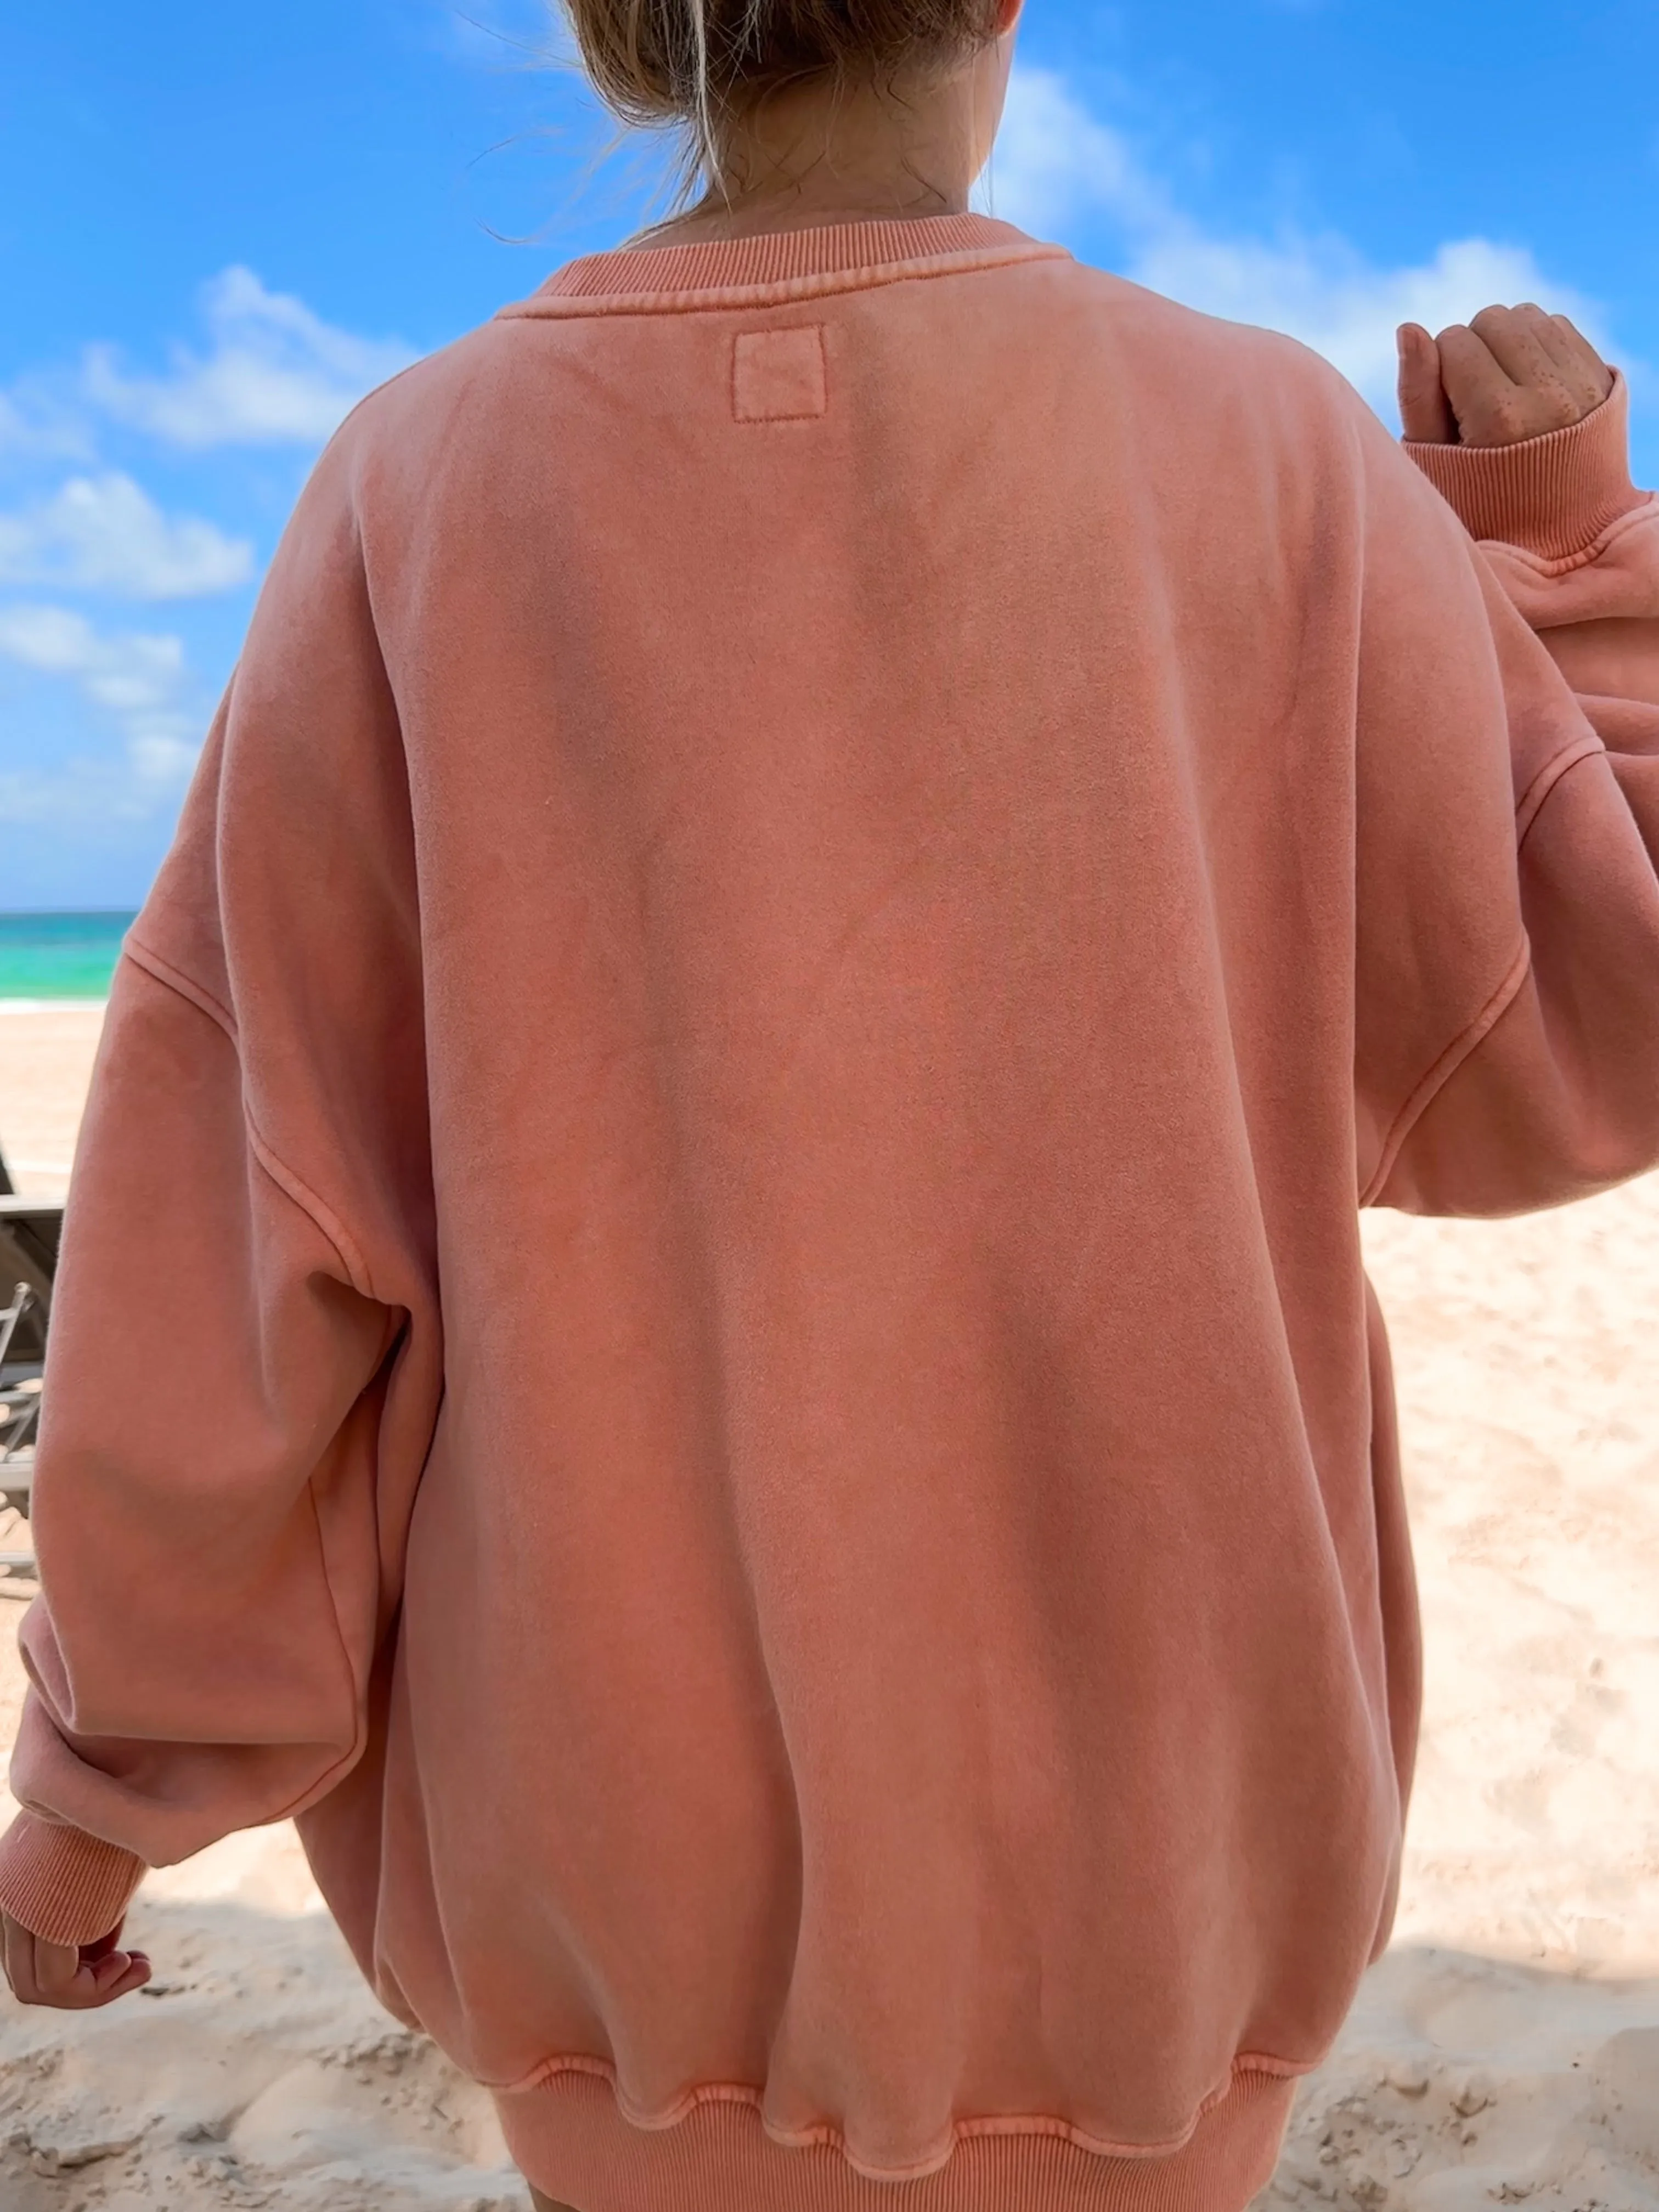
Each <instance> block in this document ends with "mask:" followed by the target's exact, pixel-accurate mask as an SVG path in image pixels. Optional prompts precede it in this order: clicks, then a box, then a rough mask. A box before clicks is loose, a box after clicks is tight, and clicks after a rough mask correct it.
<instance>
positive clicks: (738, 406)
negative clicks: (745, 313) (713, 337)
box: [732, 323, 829, 422]
mask: <svg viewBox="0 0 1659 2212" xmlns="http://www.w3.org/2000/svg"><path fill="white" fill-rule="evenodd" d="M828 404H829V388H828V385H827V383H826V380H825V378H824V373H823V324H822V323H808V324H806V325H804V326H801V327H799V328H797V329H794V330H788V331H739V333H738V336H737V337H736V338H735V339H734V340H733V341H732V414H733V416H735V417H736V419H737V420H738V422H799V421H801V420H802V419H803V418H804V417H805V416H812V415H822V414H823V410H824V409H825V408H826V407H827V406H828Z"/></svg>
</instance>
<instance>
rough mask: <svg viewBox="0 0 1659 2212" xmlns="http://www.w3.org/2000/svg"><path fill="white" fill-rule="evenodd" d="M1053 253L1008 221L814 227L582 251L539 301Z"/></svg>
mask: <svg viewBox="0 0 1659 2212" xmlns="http://www.w3.org/2000/svg"><path fill="white" fill-rule="evenodd" d="M1022 248H1024V249H1026V250H1028V251H1030V252H1034V253H1043V254H1054V253H1060V252H1063V251H1064V249H1063V248H1061V247H1059V246H1044V245H1042V243H1041V242H1040V241H1039V240H1036V239H1033V238H1031V237H1030V235H1029V234H1027V233H1026V232H1024V231H1023V230H1017V229H1016V228H1014V226H1013V224H1012V223H1011V222H1000V221H998V220H997V218H996V217H994V216H985V215H930V216H917V217H915V219H914V220H912V221H908V222H886V221H881V220H875V221H872V222H831V223H823V224H820V225H818V226H817V228H814V229H806V230H777V231H761V232H757V233H756V234H754V235H753V236H752V237H749V238H716V239H696V240H683V241H681V242H680V243H678V244H676V245H672V246H617V247H614V248H613V249H612V250H611V252H605V253H588V254H584V255H582V256H581V258H580V259H578V260H574V261H569V262H567V263H566V264H565V265H564V267H563V268H562V269H559V270H556V271H555V272H554V274H553V275H552V276H550V277H549V279H548V281H547V283H545V284H544V285H543V286H542V287H541V289H540V290H539V291H538V292H537V293H536V294H535V295H533V297H534V298H535V299H537V300H550V299H590V300H591V299H597V298H600V297H603V296H607V295H611V296H623V297H631V298H638V297H640V296H641V295H648V294H653V293H657V294H661V293H680V294H684V293H686V292H704V291H724V290H726V289H731V288H732V287H733V286H740V287H747V286H750V285H756V284H775V283H787V282H788V281H789V280H790V279H791V278H792V277H799V276H836V275H841V274H844V273H847V272H849V271H852V270H860V269H872V270H874V269H883V268H887V267H890V265H891V264H893V263H895V262H913V261H932V260H936V259H938V258H940V257H941V256H945V255H951V254H959V253H969V254H978V253H984V252H987V251H988V252H994V253H999V252H1000V253H1007V252H1009V251H1010V249H1012V250H1013V251H1014V252H1016V253H1018V252H1019V250H1020V249H1022Z"/></svg>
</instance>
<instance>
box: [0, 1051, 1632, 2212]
mask: <svg viewBox="0 0 1659 2212" xmlns="http://www.w3.org/2000/svg"><path fill="white" fill-rule="evenodd" d="M94 1032H95V1020H94V1019H89V1018H88V1017H87V1016H86V1015H85V1014H84V1013H76V1014H70V1015H64V1014H57V1013H54V1014H46V1013H41V1014H32V1015H23V1014H15V1013H14V1014H7V1013H4V1012H0V1146H4V1147H5V1148H6V1149H7V1151H8V1152H9V1153H10V1152H12V1151H14V1150H15V1151H16V1152H17V1153H18V1155H19V1157H20V1158H23V1159H26V1160H27V1159H30V1158H34V1157H36V1156H38V1157H39V1158H40V1160H41V1161H42V1162H43V1163H45V1164H46V1167H48V1168H50V1167H51V1166H52V1164H53V1163H54V1162H56V1163H58V1164H63V1163H65V1162H66V1161H67V1158H68V1152H67V1151H66V1150H55V1149H54V1146H58V1145H59V1144H60V1142H61V1141H62V1140H64V1139H66V1138H68V1137H70V1136H72V1130H73V1124H74V1121H75V1119H76V1112H77V1110H78V1101H79V1097H80V1091H81V1088H82V1085H84V1081H85V1073H86V1069H87V1066H88V1063H89V1055H90V1049H91V1046H92V1042H93V1040H94ZM24 1180H25V1178H24V1177H23V1176H20V1177H19V1181H20V1182H22V1181H24ZM49 1180H50V1179H49V1177H47V1176H45V1175H44V1174H43V1175H41V1176H38V1177H34V1178H33V1181H34V1182H36V1184H37V1187H44V1186H45V1185H46V1184H47V1183H48V1182H49ZM1366 1243H1367V1246H1368V1249H1369V1251H1370V1258H1371V1263H1372V1267H1373V1272H1374V1273H1375V1276H1376V1281H1377V1285H1378V1288H1379V1290H1380V1291H1381V1293H1382V1296H1383V1304H1384V1306H1385V1307H1386V1309H1387V1310H1388V1313H1389V1320H1390V1322H1391V1324H1392V1328H1393V1334H1394V1341H1395V1358H1396V1362H1397V1364H1398V1368H1399V1383H1400V1391H1401V1407H1402V1414H1403V1419H1404V1423H1405V1429H1406V1444H1407V1456H1408V1462H1409V1474H1410V1484H1411V1494H1412V1507H1413V1521H1414V1527H1415V1532H1416V1544H1417V1553H1418V1565H1419V1577H1420V1581H1421V1585H1422V1592H1423V1604H1424V1615H1425V1636H1426V1640H1427V1668H1428V1689H1427V1702H1426V1712H1425V1732H1424V1741H1423V1747H1422V1753H1421V1758H1420V1762H1419V1779H1418V1785H1417V1795H1416V1798H1415V1802H1414V1803H1413V1808H1412V1817H1411V1823H1410V1849H1409V1851H1408V1857H1407V1878H1406V1884H1405V1890H1404V1894H1403V1897H1402V1900H1401V1914H1400V1922H1399V1926H1398V1929H1397V1932H1396V1936H1395V1942H1394V1944H1393V1947H1392V1948H1391V1949H1390V1950H1389V1954H1387V1956H1386V1957H1385V1958H1384V1959H1383V1960H1382V1961H1381V1962H1380V1964H1379V1965H1378V1966H1376V1968H1375V1970H1374V1971H1373V1972H1372V1973H1371V1974H1370V1976H1369V1977H1368V1978H1367V1981H1366V1984H1365V1986H1364V1989H1363V1990H1362V1992H1361V1994H1360V1997H1359V2000H1358V2003H1357V2004H1356V2006H1355V2008H1354V2010H1353V2012H1352V2015H1351V2017H1350V2019H1349V2021H1348V2024H1347V2027H1346V2030H1345V2032H1344V2033H1343V2035H1342V2037H1341V2039H1340V2043H1339V2045H1338V2046H1337V2048H1336V2050H1335V2051H1334V2052H1333V2054H1332V2056H1331V2057H1330V2059H1329V2061H1328V2063H1327V2064H1326V2066H1325V2067H1324V2068H1323V2069H1322V2070H1321V2072H1320V2073H1319V2074H1318V2075H1316V2076H1314V2077H1313V2078H1312V2079H1311V2080H1310V2081H1308V2082H1306V2083H1304V2086H1303V2089H1302V2092H1301V2094H1300V2096H1299V2098H1298V2101H1297V2117H1296V2119H1295V2121H1294V2123H1293V2124H1292V2128H1291V2136H1290V2139H1289V2142H1288V2143H1287V2145H1286V2148H1285V2158H1284V2161H1283V2164H1282V2166H1281V2167H1280V2170H1279V2175H1278V2177H1277V2178H1276V2179H1275V2181H1274V2183H1273V2187H1272V2188H1271V2190H1269V2191H1267V2194H1266V2195H1265V2196H1264V2197H1263V2198H1262V2199H1261V2206H1262V2207H1263V2208H1266V2207H1269V2206H1271V2207H1273V2212H1279V2207H1280V2206H1281V2204H1285V2203H1290V2202H1291V2201H1294V2200H1297V2199H1305V2198H1309V2197H1318V2198H1322V2199H1324V2200H1325V2201H1326V2202H1328V2203H1333V2204H1338V2205H1342V2206H1345V2207H1346V2206H1350V2205H1353V2206H1358V2207H1360V2208H1362V2212H1376V2208H1378V2207H1381V2206H1383V2204H1384V2203H1387V2204H1388V2205H1389V2206H1390V2207H1391V2208H1394V2212H1419V2208H1420V2212H1477V2208H1479V2212H1485V2208H1486V2207H1487V2206H1489V2205H1491V2204H1493V2203H1500V2204H1501V2203H1517V2202H1519V2201H1521V2200H1522V2199H1523V2198H1526V2199H1532V2200H1534V2201H1535V2203H1536V2204H1537V2205H1538V2206H1539V2207H1541V2208H1543V2207H1548V2208H1551V2212H1638V2208H1639V2212H1659V1177H1651V1178H1647V1179H1644V1181H1643V1182H1639V1183H1637V1184H1633V1185H1632V1186H1631V1187H1630V1188H1628V1189H1626V1190H1624V1191H1620V1192H1615V1193H1613V1194H1611V1195H1610V1196H1608V1197H1606V1198H1601V1199H1598V1200H1594V1201H1593V1202H1591V1203H1590V1204H1589V1205H1586V1206H1577V1207H1573V1208H1570V1209H1567V1210H1565V1211H1563V1212H1559V1213H1554V1214H1547V1215H1542V1216H1540V1217H1537V1218H1534V1219H1531V1220H1527V1221H1516V1222H1503V1223H1471V1222H1459V1223H1428V1222H1414V1221H1407V1220H1403V1219H1399V1218H1395V1217H1392V1216H1387V1215H1379V1216H1376V1217H1374V1218H1370V1220H1368V1222H1367V1225H1366ZM0 1542H3V1535H0ZM20 1610H21V1605H20V1603H19V1601H18V1600H17V1599H15V1598H14V1599H11V1600H9V1601H0V1643H3V1645H4V1646H5V1650H4V1653H3V1657H0V1734H3V1735H6V1736H8V1737H9V1719H10V1714H11V1712H12V1711H15V1703H16V1699H17V1696H18V1693H19V1684H18V1681H17V1677H16V1669H15V1662H14V1661H13V1660H12V1657H11V1653H10V1650H9V1645H10V1632H9V1626H8V1620H9V1618H15V1614H16V1613H18V1612H19V1611H20ZM8 1670H9V1671H8ZM8 1810H9V1807H8V1806H7V1804H6V1802H5V1801H4V1800H3V1798H0V1817H3V1816H4V1814H5V1813H6V1812H7V1811H8ZM131 1929H132V1933H133V1935H134V1937H135V1939H136V1940H139V1941H142V1942H144V1943H145V1944H146V1945H148V1946H149V1948H150V1949H151V1950H152V1952H153V1954H154V1956H155V1961H156V1968H157V1974H158V1979H159V1989H158V1990H157V1993H156V1994H155V1995H146V1996H137V1997H131V1998H127V1999H125V2000H124V2001H123V2002H121V2003H119V2004H118V2005H116V2006H114V2007H112V2008H111V2009H110V2010H109V2011H107V2012H106V2013H101V2014H94V2015H87V2016H77V2015H62V2014H53V2013H47V2012H41V2011H25V2010H23V2009H21V2008H19V2007H17V2006H15V2004H13V2003H12V2002H10V2001H9V1999H8V1998H5V1997H3V1996H0V2212H92V2208H93V2207H100V2208H107V2212H139V2208H157V2207H161V2208H166V2212H206V2208H208V2207H221V2206H226V2205H233V2206H235V2205H257V2204H271V2205H281V2206H283V2207H285V2208H287V2207H292V2208H294V2212H313V2208H314V2212H418V2208H424V2207H439V2206H442V2207H447V2208H461V2207H466V2206H491V2207H495V2206H502V2207H505V2206H507V2205H512V2206H514V2207H518V2206H520V2205H521V2203H522V2202H523V2198H522V2193H521V2191H520V2189H519V2185H517V2183H516V2182H515V2181H514V2179H513V2176H512V2174H511V2172H510V2170H509V2169H508V2168H507V2166H506V2163H505V2160H504V2159H503V2157H502V2154H501V2142H500V2138H499V2136H498V2135H497V2133H496V2130H495V2122H494V2118H493V2116H492V2114H491V2112H490V2111H489V2106H488V2103H487V2100H484V2099H483V2097H482V2096H480V2094H479V2093H477V2091H476V2090H474V2089H472V2088H471V2087H469V2086H468V2085H467V2084H465V2083H464V2082H462V2081H459V2080H458V2079H457V2077H456V2075H455V2074H454V2072H453V2069H451V2068H449V2067H448V2066H447V2064H446V2063H444V2062H443V2061H442V2060H441V2058H440V2057H438V2056H437V2054H436V2053H435V2052H434V2051H431V2050H430V2048H429V2047H428V2046H426V2045H422V2043H421V2042H420V2040H419V2039H417V2038H414V2037H410V2036H408V2035H406V2034H405V2033H404V2031H403V2030H402V2029H401V2028H399V2027H397V2026H396V2025H395V2024H394V2023H392V2021H389V2020H387V2019H386V2017H385V2015H382V2014H380V2012H379V2011H378V2009H377V2008H376V2007H375V2006H374V2002H373V2001H372V2000H371V1999H370V1998H369V1996H368V1994H367V1992H366V1991H365V1990H364V1989H363V1988H362V1984H361V1982H360V1980H359V1978H358V1977H357V1974H356V1970H355V1968H354V1967H353V1966H351V1964H350V1962H349V1959H348V1958H347V1956H346V1954H345V1952H344V1949H343V1946H342V1945H341V1943H340V1942H339V1940H338V1938H337V1936H336V1935H335V1934H334V1932H333V1929H332V1928H331V1924H330V1923H329V1922H328V1920H327V1919H326V1917H325V1916H324V1915H323V1914H322V1913H321V1912H320V1911H319V1909H318V1905H317V1901H316V1899H315V1895H314V1893H313V1890H312V1888H311V1885H310V1881H309V1877H308V1875H307V1871H306V1868H305V1865H304V1862H303V1860H302V1858H301V1856H300V1853H299V1850H298V1847H297V1844H295V1840H294V1838H293V1835H292V1832H291V1831H289V1830H288V1829H286V1828H283V1829H276V1830H270V1831H263V1832H259V1833H258V1834H256V1835H252V1836H244V1837H235V1838H230V1839H229V1840H228V1842H226V1843H225V1844H221V1845H219V1846H218V1847H216V1849H215V1850H211V1851H209V1852H206V1853H204V1855H203V1856H202V1857H200V1858H199V1859H197V1860H195V1861H193V1862H192V1863H191V1864H190V1865H189V1866H187V1867H185V1868H180V1869H173V1870H172V1871H170V1872H168V1873H166V1874H163V1875H155V1876H154V1877H153V1878H152V1879H151V1881H150V1882H149V1885H148V1886H147V1887H146V1889H145V1891H144V1893H143V1895H142V1897H141V1899H140V1900H139V1902H138V1904H137V1906H136V1907H135V1910H134V1913H133V1916H132V1921H131ZM8 2139H9V2140H8Z"/></svg>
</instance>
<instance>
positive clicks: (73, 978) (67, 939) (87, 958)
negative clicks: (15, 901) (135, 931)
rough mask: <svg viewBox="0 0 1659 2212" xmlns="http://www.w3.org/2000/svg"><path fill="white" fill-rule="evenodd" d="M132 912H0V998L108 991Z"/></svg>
mask: <svg viewBox="0 0 1659 2212" xmlns="http://www.w3.org/2000/svg"><path fill="white" fill-rule="evenodd" d="M132 920H133V916H132V915H131V914H125V913H123V914H0V999H102V998H106V997H107V996H108V995H109V979H110V977H111V975H112V974H113V973H114V972H115V960H116V955H117V954H118V952H119V951H120V950H121V939H123V937H125V934H126V933H127V930H128V928H129V927H130V926H131V922H132Z"/></svg>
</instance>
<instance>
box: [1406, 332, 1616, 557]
mask: <svg viewBox="0 0 1659 2212" xmlns="http://www.w3.org/2000/svg"><path fill="white" fill-rule="evenodd" d="M1629 417H1630V388H1629V386H1627V385H1626V382H1625V378H1624V374H1623V372H1622V370H1620V369H1614V371H1613V389H1612V391H1611V392H1609V393H1608V394H1607V398H1605V399H1604V400H1603V401H1602V402H1601V405H1600V406H1599V407H1595V408H1593V409H1592V410H1590V412H1589V414H1588V415H1586V416H1583V418H1582V420H1580V421H1579V422H1573V423H1570V424H1569V425H1568V426H1567V428H1565V429H1564V430H1547V431H1544V432H1543V433H1542V434H1541V435H1540V436H1538V437H1536V438H1523V439H1522V440H1521V441H1519V443H1518V444H1516V445H1512V446H1437V445H1430V444H1425V443H1424V442H1422V441H1419V440H1417V439H1414V438H1407V439H1406V440H1404V441H1402V442H1403V443H1404V445H1405V448H1406V451H1407V453H1409V454H1410V455H1411V457H1412V459H1413V460H1414V461H1415V462H1416V463H1417V465H1418V467H1419V469H1421V470H1422V471H1423V473H1424V475H1425V477H1427V478H1428V479H1429V481H1430V483H1431V484H1433V485H1434V487H1435V489H1437V491H1438V492H1439V493H1440V494H1441V495H1442V496H1443V498H1445V499H1446V500H1448V501H1449V502H1450V504H1451V505H1452V506H1453V507H1455V509H1456V510H1457V513H1458V517H1459V519H1460V520H1461V521H1462V525H1463V527H1464V528H1465V529H1466V530H1467V531H1468V533H1469V535H1470V537H1471V538H1484V539H1486V540H1488V541H1498V542H1499V543H1501V544H1505V545H1519V546H1521V547H1522V548H1523V549H1524V550H1526V551H1527V552H1528V553H1535V554H1537V555H1538V556H1539V557H1540V558H1541V559H1542V560H1545V561H1566V560H1571V558H1572V556H1574V555H1575V554H1578V553H1583V552H1585V551H1587V550H1589V547H1590V546H1592V545H1593V544H1595V541H1596V539H1597V538H1599V537H1600V536H1601V533H1602V532H1603V531H1604V530H1606V529H1607V526H1608V525H1609V524H1610V523H1613V522H1616V521H1617V520H1619V518H1620V515H1621V514H1628V513H1629V512H1630V510H1631V509H1632V507H1639V506H1641V505H1642V504H1643V503H1644V501H1645V499H1646V497H1647V494H1646V493H1645V492H1641V491H1638V489H1636V487H1635V485H1634V484H1633V483H1632V482H1631V475H1630V443H1629Z"/></svg>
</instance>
